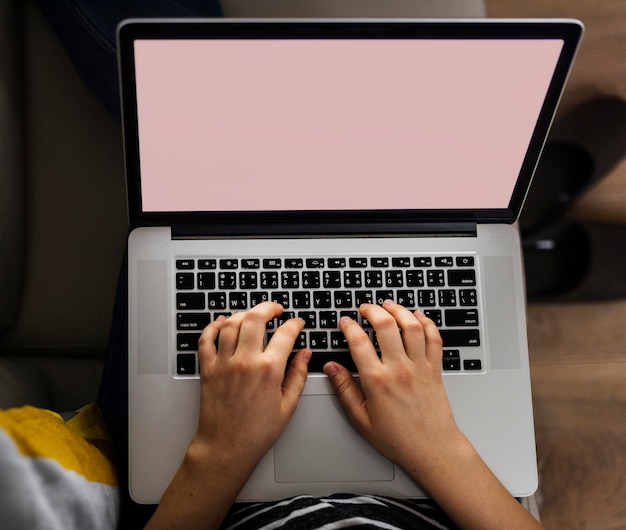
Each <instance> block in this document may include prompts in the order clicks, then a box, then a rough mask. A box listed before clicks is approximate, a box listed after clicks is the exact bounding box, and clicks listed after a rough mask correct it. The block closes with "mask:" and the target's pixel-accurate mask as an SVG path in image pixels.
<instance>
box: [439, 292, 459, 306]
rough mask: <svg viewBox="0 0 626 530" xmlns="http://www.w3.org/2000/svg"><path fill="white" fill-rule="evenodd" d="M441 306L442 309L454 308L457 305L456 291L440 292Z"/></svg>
mask: <svg viewBox="0 0 626 530" xmlns="http://www.w3.org/2000/svg"><path fill="white" fill-rule="evenodd" d="M439 305H440V306H441V307H452V306H455V305H456V291H455V290H454V289H440V290H439Z"/></svg>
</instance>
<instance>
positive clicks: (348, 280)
mask: <svg viewBox="0 0 626 530" xmlns="http://www.w3.org/2000/svg"><path fill="white" fill-rule="evenodd" d="M343 286H344V287H347V288H350V289H355V288H358V287H361V286H362V276H361V271H345V272H344V273H343Z"/></svg>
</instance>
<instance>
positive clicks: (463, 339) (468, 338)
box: [439, 329, 480, 348]
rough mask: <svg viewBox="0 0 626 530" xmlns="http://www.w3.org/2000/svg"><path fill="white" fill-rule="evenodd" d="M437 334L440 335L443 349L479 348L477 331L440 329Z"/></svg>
mask: <svg viewBox="0 0 626 530" xmlns="http://www.w3.org/2000/svg"><path fill="white" fill-rule="evenodd" d="M439 333H441V338H442V339H443V347H444V348H460V347H462V346H480V334H479V333H478V330H477V329H442V330H439Z"/></svg>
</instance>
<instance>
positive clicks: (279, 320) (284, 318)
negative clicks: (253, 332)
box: [276, 311, 296, 326]
mask: <svg viewBox="0 0 626 530" xmlns="http://www.w3.org/2000/svg"><path fill="white" fill-rule="evenodd" d="M292 318H296V314H295V313H294V312H293V311H283V314H282V315H280V316H279V317H277V318H276V324H277V325H278V326H282V325H283V324H284V323H285V322H287V320H291V319H292Z"/></svg>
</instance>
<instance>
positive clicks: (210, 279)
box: [198, 272, 215, 289]
mask: <svg viewBox="0 0 626 530" xmlns="http://www.w3.org/2000/svg"><path fill="white" fill-rule="evenodd" d="M198 289H215V273H214V272H199V273H198Z"/></svg>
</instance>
